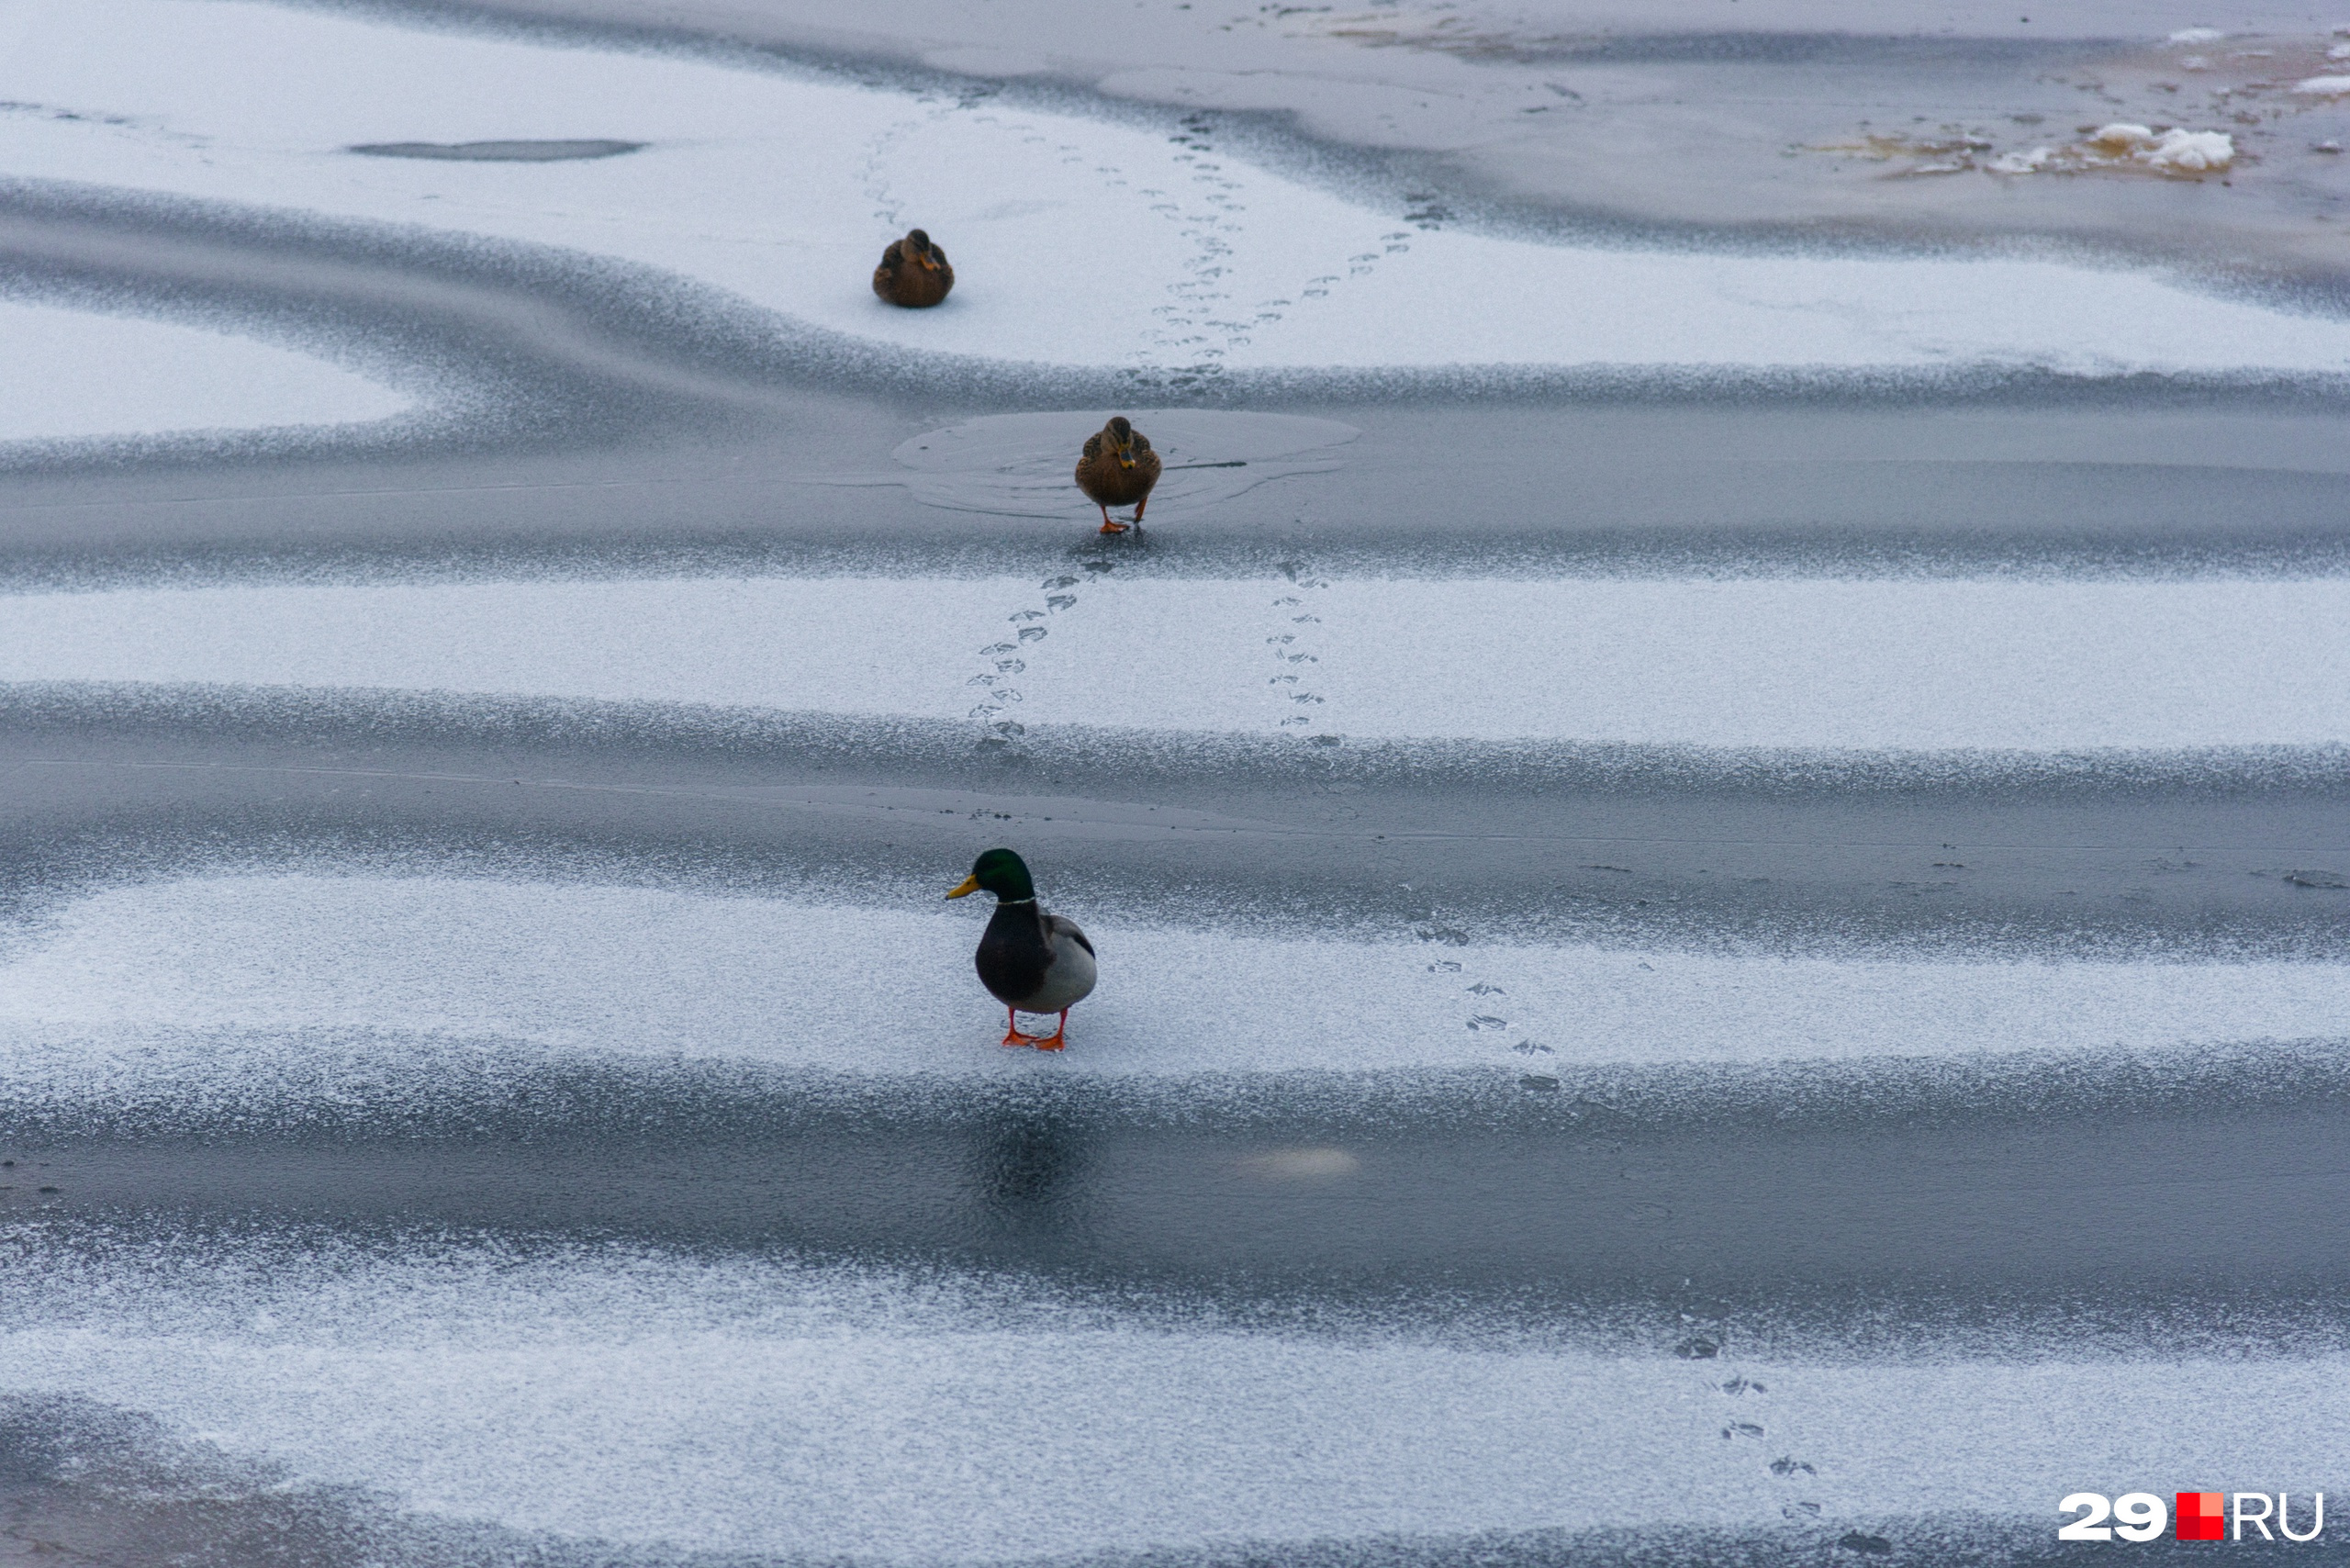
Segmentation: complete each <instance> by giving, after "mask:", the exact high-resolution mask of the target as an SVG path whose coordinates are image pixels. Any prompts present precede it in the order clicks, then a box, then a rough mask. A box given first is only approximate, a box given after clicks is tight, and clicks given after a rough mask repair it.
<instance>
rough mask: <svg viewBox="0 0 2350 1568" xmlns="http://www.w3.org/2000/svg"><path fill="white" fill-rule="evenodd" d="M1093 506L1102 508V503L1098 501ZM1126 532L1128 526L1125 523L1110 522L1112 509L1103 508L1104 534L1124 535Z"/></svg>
mask: <svg viewBox="0 0 2350 1568" xmlns="http://www.w3.org/2000/svg"><path fill="white" fill-rule="evenodd" d="M1093 504H1094V505H1095V506H1097V507H1102V503H1101V502H1100V501H1096V502H1094V503H1093ZM1125 531H1126V525H1125V523H1123V522H1112V521H1110V509H1109V508H1108V507H1102V532H1104V533H1124V532H1125Z"/></svg>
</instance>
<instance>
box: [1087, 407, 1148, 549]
mask: <svg viewBox="0 0 2350 1568" xmlns="http://www.w3.org/2000/svg"><path fill="white" fill-rule="evenodd" d="M1156 484H1158V454H1157V453H1156V452H1153V451H1151V449H1150V441H1149V438H1148V437H1147V436H1145V435H1144V434H1143V433H1142V432H1141V431H1138V430H1136V429H1135V427H1134V426H1132V425H1130V424H1128V423H1127V422H1126V417H1125V415H1124V414H1120V415H1118V416H1117V417H1116V418H1115V419H1113V420H1111V421H1110V422H1109V423H1108V424H1106V425H1103V426H1102V428H1101V430H1100V431H1097V432H1095V433H1094V434H1092V435H1090V436H1087V437H1086V438H1085V454H1084V455H1083V456H1081V457H1080V458H1079V459H1078V460H1077V487H1078V488H1079V489H1080V490H1083V491H1084V492H1085V493H1086V495H1087V496H1088V497H1089V498H1091V500H1092V502H1093V504H1094V505H1095V506H1097V507H1100V508H1101V509H1102V532H1104V533H1124V532H1125V531H1126V528H1127V525H1126V524H1125V523H1123V522H1112V521H1110V509H1111V508H1112V507H1123V506H1129V505H1131V506H1132V507H1133V508H1134V509H1135V521H1134V525H1133V526H1135V527H1136V528H1139V527H1141V526H1142V509H1143V506H1144V504H1145V503H1146V502H1147V501H1148V500H1149V499H1150V487H1152V486H1153V485H1156Z"/></svg>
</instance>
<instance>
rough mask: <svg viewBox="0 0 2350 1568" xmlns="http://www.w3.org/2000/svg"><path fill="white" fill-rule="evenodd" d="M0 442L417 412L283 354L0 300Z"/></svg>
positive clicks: (364, 384) (140, 320) (154, 323)
mask: <svg viewBox="0 0 2350 1568" xmlns="http://www.w3.org/2000/svg"><path fill="white" fill-rule="evenodd" d="M0 359H5V362H6V365H7V374H6V375H0V442H12V441H44V442H45V441H75V440H89V439H101V438H106V437H121V436H151V435H162V434H167V433H173V432H177V431H245V430H265V429H273V428H278V427H284V426H290V425H313V426H315V425H330V424H345V423H353V422H358V421H363V420H386V419H390V418H392V417H394V416H396V415H398V414H403V413H406V412H408V411H409V410H410V409H413V408H414V407H415V400H414V399H413V398H410V397H408V395H407V394H406V393H404V392H400V391H397V390H395V389H394V388H392V387H389V386H385V385H383V384H382V383H380V382H376V381H371V380H369V379H368V378H367V377H365V376H364V375H357V374H355V373H353V372H352V371H348V370H345V369H343V368H342V367H341V366H340V365H337V364H329V363H328V362H327V361H325V360H322V359H319V358H316V357H314V356H312V355H309V354H306V353H297V352H296V351H295V350H292V349H284V348H278V347H276V346H274V345H273V344H269V343H263V342H254V341H252V339H250V338H240V337H233V336H231V335H229V334H228V333H225V332H214V331H207V330H203V329H202V328H197V327H186V326H181V325H179V324H178V323H176V322H172V321H159V320H153V319H147V318H144V317H136V316H113V315H106V314H101V313H99V312H96V311H91V310H75V309H69V308H63V307H60V306H53V305H37V304H30V303H28V302H25V301H22V300H0Z"/></svg>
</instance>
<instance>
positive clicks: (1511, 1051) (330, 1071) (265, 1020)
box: [0, 863, 2350, 1176]
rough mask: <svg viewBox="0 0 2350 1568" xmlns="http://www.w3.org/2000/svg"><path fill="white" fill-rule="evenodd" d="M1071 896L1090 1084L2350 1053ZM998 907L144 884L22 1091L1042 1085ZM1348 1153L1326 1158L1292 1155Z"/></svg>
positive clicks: (5, 1058) (2156, 1007)
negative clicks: (1097, 1080) (378, 1053)
mask: <svg viewBox="0 0 2350 1568" xmlns="http://www.w3.org/2000/svg"><path fill="white" fill-rule="evenodd" d="M957 868H959V863H958V864H957V866H954V867H947V868H944V869H942V872H941V876H942V879H951V878H949V877H948V873H949V872H951V871H953V870H955V869H957ZM942 886H944V881H942ZM1069 913H1072V914H1074V915H1076V916H1077V917H1079V918H1080V920H1081V922H1082V923H1083V924H1084V925H1085V927H1086V929H1087V931H1088V933H1089V934H1090V935H1091V936H1092V938H1093V941H1094V944H1095V946H1096V947H1097V948H1098V949H1099V951H1100V954H1101V964H1102V983H1101V987H1100V990H1099V991H1097V992H1096V993H1095V995H1094V996H1093V997H1092V998H1091V999H1090V1000H1089V1001H1087V1002H1085V1003H1084V1004H1083V1005H1082V1006H1080V1008H1079V1009H1078V1010H1077V1012H1076V1014H1075V1016H1074V1018H1073V1019H1072V1021H1071V1023H1070V1025H1069V1036H1070V1039H1071V1041H1072V1044H1071V1046H1070V1047H1069V1052H1068V1054H1067V1056H1066V1057H1065V1058H1060V1059H1058V1060H1057V1061H1056V1062H1053V1063H1050V1064H1047V1065H1048V1066H1049V1067H1050V1069H1051V1070H1053V1071H1055V1072H1060V1073H1077V1074H1086V1075H1091V1074H1103V1075H1109V1076H1113V1077H1134V1076H1137V1075H1139V1076H1142V1077H1149V1078H1182V1077H1188V1076H1195V1075H1202V1074H1259V1073H1274V1074H1286V1073H1295V1072H1300V1071H1322V1072H1374V1071H1412V1070H1427V1069H1439V1070H1441V1069H1463V1068H1469V1069H1473V1068H1480V1067H1483V1068H1488V1069H1491V1070H1495V1071H1506V1072H1509V1073H1511V1074H1512V1075H1515V1074H1516V1072H1517V1071H1518V1070H1520V1069H1522V1068H1523V1067H1525V1066H1526V1065H1527V1063H1528V1061H1529V1060H1531V1059H1534V1058H1539V1062H1540V1064H1541V1065H1542V1066H1544V1067H1546V1068H1549V1067H1558V1066H1574V1067H1584V1066H1606V1065H1620V1064H1648V1063H1659V1062H1711V1063H1728V1064H1742V1065H1749V1066H1754V1065H1771V1064H1774V1063H1788V1062H1822V1061H1865V1060H1868V1059H1870V1058H1909V1059H1934V1058H1961V1057H1973V1056H1983V1055H2002V1054H2020V1053H2033V1052H2064V1053H2070V1054H2075V1055H2083V1054H2086V1055H2090V1056H2095V1055H2098V1054H2102V1053H2105V1052H2113V1053H2116V1054H2129V1053H2139V1052H2145V1051H2160V1050H2166V1049H2177V1048H2186V1047H2199V1046H2207V1045H2217V1044H2241V1043H2244V1042H2247V1041H2258V1040H2312V1039H2344V1038H2350V966H2344V965H2341V964H2331V963H2283V962H2246V963H2224V962H2184V963H2155V962H2145V961H2095V962H2092V961H2085V960H2061V961H2060V960H2037V959H2033V960H2009V959H2001V960H1997V961H1989V962H1959V961H1945V960H1923V959H1920V960H1897V959H1871V958H1832V957H1823V958H1784V957H1775V956H1767V957H1766V956H1746V957H1740V956H1724V955H1719V954H1697V953H1681V952H1673V951H1664V950H1657V951H1645V952H1644V951H1632V950H1619V949H1614V948H1602V947H1598V946H1585V945H1578V944H1565V945H1560V946H1535V945H1525V944H1503V943H1494V944H1483V945H1472V946H1443V947H1441V948H1435V947H1431V946H1428V945H1427V944H1424V943H1420V942H1416V941H1400V942H1363V941H1352V942H1350V941H1343V940H1337V939H1313V938H1306V937H1298V936H1281V935H1268V934H1264V933H1229V932H1220V931H1217V930H1214V929H1213V928H1209V929H1199V930H1195V929H1190V928H1177V927H1171V926H1168V925H1164V924H1153V925H1141V924H1125V923H1124V922H1122V921H1121V920H1120V919H1119V918H1118V916H1117V914H1116V912H1114V911H1111V910H1102V909H1088V908H1074V909H1071V910H1070V911H1069ZM983 924H985V922H984V919H983V918H981V917H979V916H977V915H974V914H972V913H968V912H966V911H962V910H959V909H958V910H946V909H940V908H933V907H929V906H928V904H927V902H925V904H924V906H923V907H920V908H906V909H890V908H887V907H858V906H847V905H837V904H817V903H804V902H786V901H780V900H774V899H764V898H755V897H746V896H723V895H717V894H705V893H683V892H673V891H661V890H645V889H632V888H610V887H593V886H578V885H571V884H553V883H535V882H496V881H487V880H473V879H447V878H429V877H418V878H374V877H350V878H341V877H330V876H314V875H271V876H250V877H208V878H194V879H182V880H177V881H170V882H162V883H156V884H151V885H143V886H136V887H129V888H122V889H117V890H108V891H105V892H100V893H97V894H95V895H92V896H90V897H87V898H84V899H83V900H81V901H79V902H75V903H73V904H71V905H69V906H67V907H66V908H65V909H63V910H62V911H60V912H58V913H56V914H55V916H54V917H53V918H52V919H51V920H50V922H49V923H47V924H45V925H44V927H43V928H42V929H41V930H40V931H39V933H38V934H36V935H30V936H27V937H24V938H22V939H20V941H19V942H18V944H17V947H16V951H15V952H14V954H13V956H11V957H9V958H7V960H6V963H5V964H0V1084H5V1085H6V1086H7V1090H8V1092H11V1093H16V1094H43V1095H54V1096H62V1097H64V1098H66V1099H69V1100H79V1099H87V1098H89V1097H91V1096H93V1095H95V1096H96V1097H98V1098H100V1099H105V1098H106V1097H107V1096H110V1095H114V1094H117V1093H151V1092H157V1091H160V1090H165V1089H176V1090H177V1091H179V1092H185V1094H187V1095H188V1096H189V1097H190V1098H191V1099H192V1100H201V1099H203V1098H204V1097H205V1094H206V1092H207V1088H210V1089H232V1088H234V1087H235V1086H237V1085H238V1084H239V1083H241V1082H245V1081H253V1080H257V1079H271V1078H278V1077H283V1076H287V1075H291V1076H294V1077H300V1078H306V1079H307V1078H309V1077H312V1076H314V1074H313V1071H312V1070H314V1069H315V1070H317V1071H318V1072H319V1073H323V1074H324V1075H325V1076H326V1077H328V1078H331V1077H332V1076H333V1075H334V1072H335V1070H337V1068H336V1064H337V1063H338V1062H339V1061H342V1060H343V1056H344V1055H347V1053H348V1050H349V1049H350V1047H349V1046H348V1038H349V1037H350V1035H351V1032H352V1031H360V1032H363V1033H364V1032H365V1031H369V1030H380V1031H388V1032H390V1033H392V1034H393V1035H395V1036H408V1037H415V1036H420V1035H426V1036H435V1037H438V1038H441V1039H442V1040H445V1041H451V1042H464V1041H471V1042H474V1043H475V1045H476V1047H477V1048H478V1049H479V1050H480V1051H482V1052H484V1053H486V1057H487V1058H495V1057H496V1056H498V1055H499V1054H510V1053H514V1052H516V1051H524V1052H526V1053H527V1060H526V1061H525V1062H518V1063H517V1065H527V1061H534V1060H537V1059H540V1058H543V1057H544V1056H545V1055H547V1054H549V1053H553V1054H555V1055H568V1056H573V1057H576V1058H581V1059H588V1060H594V1059H610V1058H642V1059H676V1058H688V1059H700V1060H722V1061H733V1062H741V1063H749V1064H760V1065H767V1066H777V1067H787V1068H794V1067H805V1068H811V1069H815V1070H819V1071H822V1072H825V1073H847V1074H852V1075H854V1074H870V1075H878V1076H881V1077H907V1078H924V1079H932V1078H940V1077H945V1078H958V1077H966V1076H968V1075H971V1074H975V1073H976V1074H1000V1073H1003V1072H1025V1071H1028V1070H1032V1069H1034V1068H1035V1065H1036V1064H1035V1061H1034V1058H1030V1057H1029V1056H1027V1055H1026V1054H1024V1053H1007V1052H1004V1051H1002V1050H1001V1049H1000V1048H998V1047H997V1046H996V1044H995V1041H996V1038H997V1036H998V1035H999V1034H1000V1033H1001V1025H1002V1013H1001V1010H1000V1009H998V1008H997V1006H996V1004H995V1003H994V1002H993V1001H992V999H990V997H989V996H988V995H987V994H986V993H985V992H984V991H981V990H980V989H979V984H978V981H977V980H975V979H974V978H973V976H972V973H971V963H970V955H971V950H972V948H973V947H974V946H976V945H977V943H978V940H979V930H980V927H981V926H982V925H983ZM844 977H848V980H847V982H846V983H844ZM339 1040H340V1041H341V1043H338V1041H339ZM307 1053H315V1060H312V1059H310V1058H309V1056H308V1054H307ZM339 1053H341V1054H339ZM344 1066H346V1067H351V1066H352V1064H350V1063H348V1062H344ZM353 1070H357V1069H356V1068H353ZM365 1070H366V1071H367V1072H369V1073H371V1074H375V1075H377V1076H380V1075H381V1074H383V1073H385V1072H389V1073H390V1074H392V1076H393V1078H394V1080H395V1081H397V1079H398V1078H399V1076H400V1071H401V1070H400V1067H399V1064H398V1062H397V1060H393V1061H388V1062H371V1063H368V1064H365ZM1332 1170H1335V1167H1333V1166H1331V1165H1330V1164H1329V1162H1328V1161H1326V1160H1323V1159H1322V1158H1321V1156H1319V1155H1315V1156H1312V1157H1311V1158H1308V1157H1306V1156H1298V1157H1296V1158H1294V1159H1292V1158H1290V1157H1287V1156H1284V1157H1282V1159H1280V1160H1277V1161H1274V1162H1273V1163H1271V1164H1269V1165H1267V1166H1266V1167H1265V1172H1266V1173H1269V1174H1274V1175H1285V1176H1298V1175H1310V1174H1317V1173H1318V1174H1328V1173H1331V1171H1332Z"/></svg>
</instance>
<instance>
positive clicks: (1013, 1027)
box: [997, 1007, 1036, 1046]
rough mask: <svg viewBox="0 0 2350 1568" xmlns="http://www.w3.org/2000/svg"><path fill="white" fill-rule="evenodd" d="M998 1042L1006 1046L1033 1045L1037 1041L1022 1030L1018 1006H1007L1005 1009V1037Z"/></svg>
mask: <svg viewBox="0 0 2350 1568" xmlns="http://www.w3.org/2000/svg"><path fill="white" fill-rule="evenodd" d="M997 1043H998V1044H999V1045H1005V1046H1033V1045H1035V1043H1036V1042H1035V1040H1034V1039H1032V1038H1030V1037H1029V1036H1026V1035H1024V1034H1022V1033H1021V1032H1020V1010H1019V1009H1018V1008H1016V1007H1007V1008H1005V1009H1004V1010H1003V1038H1002V1040H1000V1041H998V1042H997Z"/></svg>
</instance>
